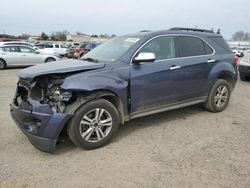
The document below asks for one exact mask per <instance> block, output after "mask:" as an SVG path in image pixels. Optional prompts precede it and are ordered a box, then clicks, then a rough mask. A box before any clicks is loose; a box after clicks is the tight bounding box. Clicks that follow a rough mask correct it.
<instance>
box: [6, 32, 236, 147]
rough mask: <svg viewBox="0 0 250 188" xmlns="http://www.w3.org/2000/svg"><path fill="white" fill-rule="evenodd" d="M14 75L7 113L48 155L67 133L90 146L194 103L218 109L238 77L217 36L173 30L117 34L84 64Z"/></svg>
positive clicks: (71, 62)
mask: <svg viewBox="0 0 250 188" xmlns="http://www.w3.org/2000/svg"><path fill="white" fill-rule="evenodd" d="M18 76H19V78H20V79H19V81H18V84H17V90H16V94H15V97H14V99H13V101H12V103H11V107H10V112H11V115H12V117H13V119H14V121H15V122H16V124H17V125H18V127H19V128H20V129H21V130H22V131H23V133H24V134H25V135H26V136H27V137H28V138H29V140H30V142H31V143H32V144H33V145H34V146H35V147H37V148H38V149H40V150H42V151H47V152H52V151H54V150H55V146H56V143H57V142H58V139H59V135H60V134H61V133H62V132H64V131H66V132H68V135H69V138H70V139H71V140H72V142H73V143H74V144H75V145H77V146H79V147H81V148H85V149H94V148H99V147H102V146H104V145H106V144H108V142H109V141H110V140H111V139H112V138H113V137H114V136H115V134H116V133H117V130H118V126H119V124H124V123H125V122H127V121H129V120H131V119H135V118H138V117H142V116H146V115H150V114H155V113H159V112H163V111H166V110H172V109H176V108H181V107H185V106H189V105H194V104H198V103H203V104H204V107H205V108H206V109H207V110H209V111H211V112H221V111H223V110H224V109H225V108H226V107H227V105H228V102H229V99H230V94H231V92H232V91H233V89H234V87H235V84H236V81H237V76H238V72H237V62H236V60H235V58H234V54H233V52H232V50H231V49H230V48H229V46H228V45H227V43H226V42H225V41H224V39H223V37H222V36H221V35H219V34H215V33H213V32H212V31H208V30H202V29H191V28H172V29H170V30H165V31H155V32H153V31H152V32H141V33H136V34H131V35H124V36H119V37H115V38H112V39H110V40H109V41H107V42H105V43H103V44H102V45H100V46H98V47H97V48H95V49H93V50H92V51H90V52H89V53H87V54H85V55H84V56H83V57H82V58H81V60H62V61H61V62H58V63H57V62H55V63H52V64H43V65H37V66H34V67H30V68H27V69H24V70H22V71H20V72H19V73H18ZM138 139H140V138H138Z"/></svg>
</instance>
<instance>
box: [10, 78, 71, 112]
mask: <svg viewBox="0 0 250 188" xmlns="http://www.w3.org/2000/svg"><path fill="white" fill-rule="evenodd" d="M63 81H64V77H62V76H43V77H38V78H36V79H34V80H33V81H32V82H30V81H28V80H25V79H22V78H20V80H19V81H18V83H17V91H16V96H15V98H14V103H15V105H17V106H19V105H20V104H21V103H22V101H25V102H28V101H29V100H34V101H37V102H39V103H41V104H48V105H49V106H51V109H52V110H53V111H54V112H58V113H63V112H64V111H65V107H66V104H67V103H69V102H70V100H72V99H73V97H72V92H70V91H66V90H63V89H61V88H60V85H61V84H62V83H63Z"/></svg>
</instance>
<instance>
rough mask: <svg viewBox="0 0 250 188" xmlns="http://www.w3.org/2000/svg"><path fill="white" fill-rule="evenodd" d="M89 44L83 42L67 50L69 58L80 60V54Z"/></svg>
mask: <svg viewBox="0 0 250 188" xmlns="http://www.w3.org/2000/svg"><path fill="white" fill-rule="evenodd" d="M87 44H88V43H87V42H82V43H80V44H78V45H77V46H72V47H70V48H68V49H67V55H66V56H67V57H68V58H78V57H79V54H80V53H81V52H82V51H83V49H84V48H85V47H86V45H87Z"/></svg>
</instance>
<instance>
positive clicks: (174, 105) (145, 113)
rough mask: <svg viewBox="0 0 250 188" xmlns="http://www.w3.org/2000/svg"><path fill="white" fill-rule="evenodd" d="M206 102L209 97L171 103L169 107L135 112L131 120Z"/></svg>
mask: <svg viewBox="0 0 250 188" xmlns="http://www.w3.org/2000/svg"><path fill="white" fill-rule="evenodd" d="M206 100H207V96H206V97H199V98H195V99H192V100H187V101H181V102H176V103H170V104H167V105H163V106H159V107H154V108H149V109H146V110H142V111H136V112H133V113H131V114H130V119H135V118H139V117H143V116H148V115H151V114H156V113H160V112H165V111H169V110H174V109H178V108H182V107H186V106H191V105H194V104H199V103H202V102H205V101H206Z"/></svg>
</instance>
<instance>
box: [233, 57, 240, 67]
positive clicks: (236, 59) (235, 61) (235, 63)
mask: <svg viewBox="0 0 250 188" xmlns="http://www.w3.org/2000/svg"><path fill="white" fill-rule="evenodd" d="M238 60H239V57H238V56H237V55H235V56H234V65H235V66H236V67H238V66H239V65H238Z"/></svg>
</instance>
